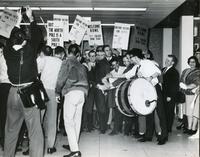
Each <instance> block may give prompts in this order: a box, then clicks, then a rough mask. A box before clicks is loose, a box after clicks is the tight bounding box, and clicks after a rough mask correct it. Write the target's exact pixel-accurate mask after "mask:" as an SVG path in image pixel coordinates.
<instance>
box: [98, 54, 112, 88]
mask: <svg viewBox="0 0 200 157" xmlns="http://www.w3.org/2000/svg"><path fill="white" fill-rule="evenodd" d="M110 70H111V68H110V64H109V62H108V61H107V59H106V58H104V59H102V60H100V61H98V62H97V63H96V71H95V80H96V84H102V82H101V80H102V78H104V77H105V76H106V74H108V73H109V72H110Z"/></svg>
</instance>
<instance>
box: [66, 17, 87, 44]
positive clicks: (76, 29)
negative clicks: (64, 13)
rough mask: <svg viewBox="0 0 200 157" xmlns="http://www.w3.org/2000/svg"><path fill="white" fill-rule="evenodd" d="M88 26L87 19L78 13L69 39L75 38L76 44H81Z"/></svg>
mask: <svg viewBox="0 0 200 157" xmlns="http://www.w3.org/2000/svg"><path fill="white" fill-rule="evenodd" d="M87 28H88V22H87V20H85V19H84V18H83V17H81V16H79V15H77V16H76V19H75V21H74V24H73V26H72V28H71V30H70V32H69V40H71V41H73V40H75V42H76V44H78V45H80V43H81V41H82V39H83V36H84V34H85V32H86V30H87Z"/></svg>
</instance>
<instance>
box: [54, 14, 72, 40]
mask: <svg viewBox="0 0 200 157" xmlns="http://www.w3.org/2000/svg"><path fill="white" fill-rule="evenodd" d="M53 20H54V21H62V22H63V40H64V41H68V40H69V16H68V15H56V14H54V15H53Z"/></svg>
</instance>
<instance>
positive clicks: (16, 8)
mask: <svg viewBox="0 0 200 157" xmlns="http://www.w3.org/2000/svg"><path fill="white" fill-rule="evenodd" d="M5 8H8V9H10V10H18V9H20V8H21V7H0V10H4V9H5ZM30 8H31V9H32V10H41V9H40V7H30Z"/></svg>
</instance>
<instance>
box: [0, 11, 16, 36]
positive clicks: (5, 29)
mask: <svg viewBox="0 0 200 157" xmlns="http://www.w3.org/2000/svg"><path fill="white" fill-rule="evenodd" d="M17 20H18V16H17V12H15V11H12V10H8V9H5V10H4V11H3V13H2V14H1V16H0V35H2V36H4V37H6V38H9V37H10V33H11V31H12V29H13V27H14V26H15V25H16V23H17Z"/></svg>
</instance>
